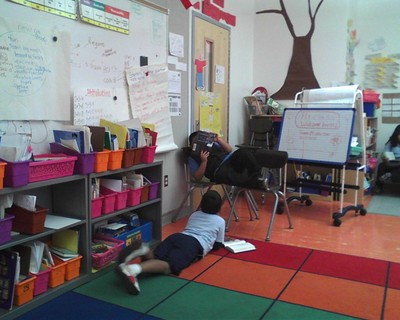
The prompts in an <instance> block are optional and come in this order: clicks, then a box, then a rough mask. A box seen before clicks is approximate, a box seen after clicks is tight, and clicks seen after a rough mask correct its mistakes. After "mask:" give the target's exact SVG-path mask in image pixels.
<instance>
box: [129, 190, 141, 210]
mask: <svg viewBox="0 0 400 320" xmlns="http://www.w3.org/2000/svg"><path fill="white" fill-rule="evenodd" d="M142 190H143V188H142V187H140V188H135V189H129V193H128V199H127V202H126V203H127V205H128V206H130V207H134V206H137V205H138V204H140V197H141V195H142Z"/></svg>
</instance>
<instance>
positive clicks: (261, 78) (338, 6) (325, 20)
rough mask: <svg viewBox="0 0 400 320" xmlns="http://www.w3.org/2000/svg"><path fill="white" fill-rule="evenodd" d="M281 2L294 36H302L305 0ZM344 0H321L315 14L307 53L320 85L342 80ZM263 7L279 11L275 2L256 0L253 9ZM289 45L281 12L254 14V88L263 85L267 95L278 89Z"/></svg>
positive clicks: (305, 24) (307, 21)
mask: <svg viewBox="0 0 400 320" xmlns="http://www.w3.org/2000/svg"><path fill="white" fill-rule="evenodd" d="M284 2H285V6H286V9H287V11H288V14H289V16H290V19H291V21H292V23H293V26H294V29H295V32H296V35H297V36H302V35H305V34H306V33H307V32H308V31H309V28H310V19H309V17H308V11H307V10H308V6H307V1H305V0H285V1H284ZM316 3H317V1H315V0H312V1H311V4H312V11H313V12H314V10H315V6H316ZM347 3H348V0H325V1H324V2H323V3H322V6H321V7H320V9H319V11H318V13H317V16H316V28H315V32H314V35H313V37H312V40H311V52H312V63H313V68H314V74H315V76H316V78H317V80H318V82H319V85H320V86H321V87H327V86H330V85H331V82H332V81H344V79H345V72H346V63H345V59H346V36H347V34H346V27H347V25H346V22H347V12H348V9H347V7H348V6H347ZM267 9H279V10H280V7H279V1H277V0H275V1H261V0H258V1H256V11H262V10H267ZM292 46H293V41H292V36H291V35H290V34H289V31H288V28H287V25H286V22H285V20H284V19H283V17H282V15H280V14H274V13H263V14H257V15H255V43H254V87H257V86H264V87H266V88H267V89H268V91H269V93H270V95H271V94H273V93H275V92H276V91H278V90H279V89H280V88H281V86H282V84H283V82H284V80H285V77H286V73H287V68H288V66H289V62H290V58H291V54H292ZM293 98H294V97H293ZM288 103H290V102H288Z"/></svg>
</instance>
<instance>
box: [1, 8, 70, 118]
mask: <svg viewBox="0 0 400 320" xmlns="http://www.w3.org/2000/svg"><path fill="white" fill-rule="evenodd" d="M2 5H3V4H2ZM26 20H27V19H21V20H17V19H13V20H9V19H6V18H2V17H1V16H0V114H1V119H2V120H43V119H45V120H70V99H69V95H70V89H69V87H70V78H71V77H70V73H71V72H70V65H69V63H68V61H69V56H70V47H71V41H70V40H71V39H70V35H69V33H67V32H60V31H57V30H52V29H51V28H48V27H44V26H40V25H34V24H30V23H27V22H26Z"/></svg>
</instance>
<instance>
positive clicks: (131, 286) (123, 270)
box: [115, 264, 140, 295]
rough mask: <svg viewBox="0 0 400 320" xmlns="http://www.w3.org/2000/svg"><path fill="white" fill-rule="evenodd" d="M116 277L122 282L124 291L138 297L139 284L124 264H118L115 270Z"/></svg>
mask: <svg viewBox="0 0 400 320" xmlns="http://www.w3.org/2000/svg"><path fill="white" fill-rule="evenodd" d="M115 272H116V273H117V275H118V277H119V278H120V279H121V280H122V281H123V283H124V285H125V287H126V289H127V290H128V292H129V293H130V294H133V295H138V294H139V292H140V287H139V282H138V281H137V279H136V277H135V276H134V275H133V274H131V273H130V272H129V269H128V268H127V267H126V266H125V264H120V265H119V266H117V267H116V268H115Z"/></svg>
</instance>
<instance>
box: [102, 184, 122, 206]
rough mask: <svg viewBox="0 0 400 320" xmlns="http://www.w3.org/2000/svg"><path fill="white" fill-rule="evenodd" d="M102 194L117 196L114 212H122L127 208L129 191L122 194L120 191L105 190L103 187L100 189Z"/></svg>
mask: <svg viewBox="0 0 400 320" xmlns="http://www.w3.org/2000/svg"><path fill="white" fill-rule="evenodd" d="M100 193H101V194H102V195H109V194H115V195H116V198H115V205H114V211H118V210H122V209H125V208H126V203H127V200H128V193H129V190H124V191H121V192H118V191H113V190H111V189H108V188H105V187H103V186H101V187H100Z"/></svg>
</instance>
